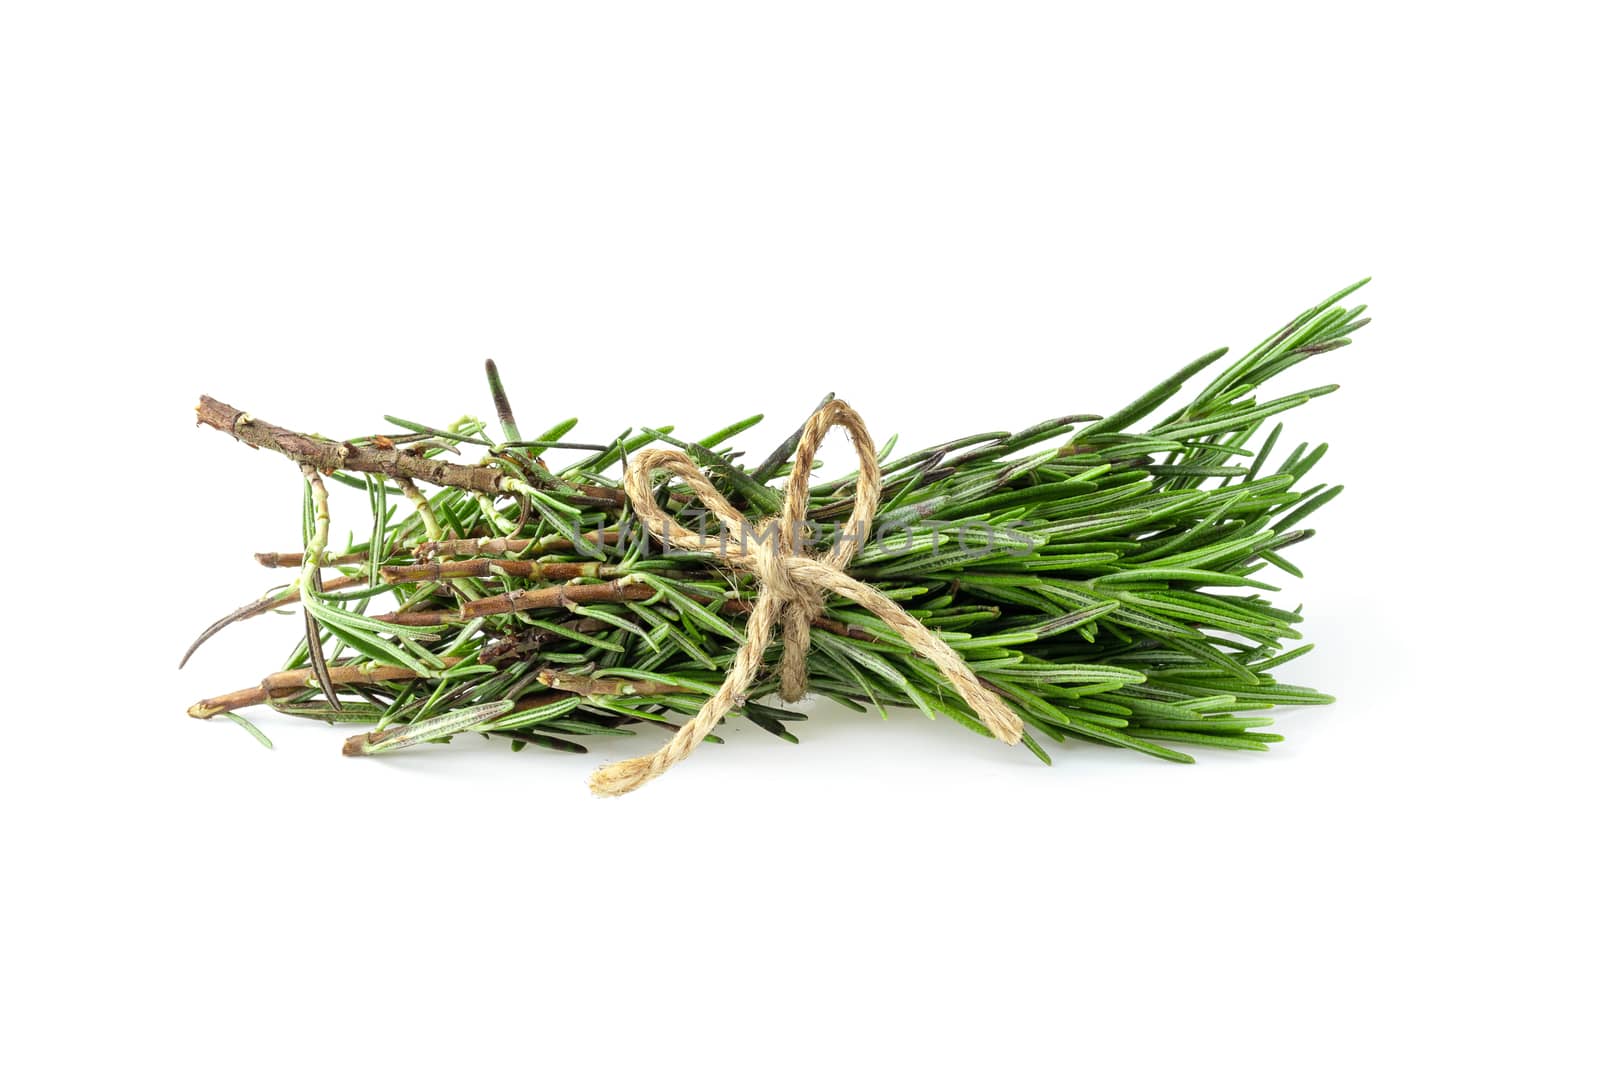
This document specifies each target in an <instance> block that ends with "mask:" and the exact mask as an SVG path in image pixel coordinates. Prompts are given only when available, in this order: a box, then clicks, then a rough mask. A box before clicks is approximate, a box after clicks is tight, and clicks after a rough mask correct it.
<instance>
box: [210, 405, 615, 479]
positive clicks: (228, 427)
mask: <svg viewBox="0 0 1600 1067" xmlns="http://www.w3.org/2000/svg"><path fill="white" fill-rule="evenodd" d="M194 410H195V416H196V422H197V423H199V424H201V425H205V426H210V427H211V428H212V429H215V430H221V431H222V432H223V433H225V434H227V435H228V436H229V437H232V438H234V439H235V440H238V441H243V442H244V443H245V444H247V445H249V446H250V447H252V448H265V449H268V450H270V451H273V452H277V453H280V454H281V455H285V456H288V457H289V458H290V459H292V460H294V461H295V462H297V463H303V464H307V465H309V466H312V467H315V468H316V469H317V470H319V471H331V470H345V471H356V472H359V473H365V474H382V475H384V476H386V477H389V478H411V479H414V480H416V481H419V482H428V483H430V484H432V485H442V486H447V487H449V488H452V489H465V490H467V491H468V492H473V493H487V494H491V495H493V494H496V493H500V492H501V491H502V489H501V482H502V481H503V479H504V478H505V475H504V474H503V473H502V472H501V471H500V470H499V469H498V468H496V467H487V466H469V465H467V464H464V463H450V462H447V461H445V460H442V459H429V458H428V457H427V456H423V455H419V454H417V453H416V452H412V451H409V450H406V449H400V448H394V447H389V448H380V447H369V446H366V445H354V444H351V443H350V442H348V441H330V440H328V439H326V438H323V437H313V436H312V435H310V434H303V433H299V432H297V431H295V430H288V429H285V428H284V427H282V426H276V425H273V424H272V423H270V422H267V421H265V420H263V419H258V418H256V417H255V416H254V415H250V414H248V413H246V412H243V411H240V410H239V409H238V408H236V407H233V406H232V405H229V404H224V403H223V402H222V401H220V400H217V399H215V398H213V397H209V396H202V397H201V398H200V403H199V404H198V405H197V406H196V407H195V409H194ZM573 489H574V491H575V492H577V493H578V494H579V497H578V499H577V501H576V502H578V503H592V504H604V505H607V506H612V507H621V506H622V505H623V504H624V503H626V502H627V496H626V494H624V493H623V492H622V490H620V489H613V488H611V487H610V486H604V485H584V486H582V487H577V486H574V487H573Z"/></svg>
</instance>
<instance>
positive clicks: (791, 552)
mask: <svg viewBox="0 0 1600 1067" xmlns="http://www.w3.org/2000/svg"><path fill="white" fill-rule="evenodd" d="M835 426H843V427H844V428H845V431H846V432H847V433H848V434H849V436H850V440H851V442H852V443H853V444H854V445H855V449H856V454H857V455H858V456H859V457H860V460H861V471H860V473H859V474H858V475H857V477H856V499H855V504H854V506H853V508H852V509H851V512H850V525H849V527H848V528H847V530H846V533H847V536H843V537H839V538H837V539H836V541H835V543H834V545H833V547H832V548H831V549H830V550H829V551H828V552H827V554H826V555H823V556H822V557H820V558H812V557H810V556H806V555H803V554H801V553H799V552H797V551H796V549H795V543H796V537H797V536H798V535H799V533H800V531H801V529H802V527H803V524H804V523H805V520H806V505H807V503H808V501H809V499H810V483H811V468H812V464H813V463H814V461H815V459H816V454H817V447H818V446H819V445H820V444H821V443H822V439H823V437H824V436H825V435H826V434H827V432H828V431H829V430H830V429H832V428H833V427H835ZM658 470H665V471H670V472H671V473H673V474H676V475H677V476H678V477H680V478H682V479H683V480H684V481H685V482H687V483H688V485H689V487H690V488H692V489H693V490H694V491H695V493H696V494H697V495H698V496H699V498H700V500H701V502H702V503H704V504H705V506H706V507H707V508H709V509H710V511H711V513H712V514H714V515H716V517H717V518H718V519H719V520H721V522H722V524H723V535H722V537H723V541H724V542H725V545H724V547H723V548H722V551H723V557H722V558H723V559H724V561H725V562H727V563H728V564H729V565H730V566H733V567H735V568H738V569H740V570H744V571H748V572H750V573H752V574H754V575H755V576H756V578H757V579H758V580H759V582H760V584H761V593H760V595H759V596H758V597H757V599H756V602H755V605H754V607H752V608H751V611H750V618H749V621H748V623H747V624H746V626H745V641H744V644H743V645H741V646H740V648H739V650H738V652H736V653H735V654H734V658H733V665H732V666H731V667H730V668H729V669H728V673H727V675H726V677H724V678H723V680H722V685H721V687H720V688H718V690H717V691H716V693H715V694H713V695H712V696H711V698H710V699H708V700H707V701H706V702H705V705H704V706H703V707H702V708H701V709H700V712H699V714H697V715H696V716H695V717H694V718H693V719H691V720H689V721H688V722H686V723H684V724H683V726H681V727H680V728H679V729H678V732H677V733H676V734H675V735H673V738H672V740H671V741H668V742H667V743H666V744H665V745H663V746H662V747H661V749H660V750H659V751H657V752H655V753H654V754H652V755H649V756H640V757H637V758H635V759H629V760H621V761H619V762H617V763H609V764H606V765H605V766H604V767H601V768H600V769H599V770H597V771H595V772H594V775H593V776H592V777H591V778H590V779H589V788H590V789H591V790H593V791H594V792H595V793H596V794H597V795H599V796H621V795H622V794H623V793H628V792H632V791H633V790H635V789H637V788H639V787H640V786H641V785H644V784H645V783H646V782H648V781H650V779H652V778H655V777H657V776H658V775H660V774H663V773H664V772H665V771H666V770H667V769H668V768H669V767H671V766H672V765H673V764H675V763H677V762H678V761H679V760H682V759H684V758H685V757H687V756H688V755H689V753H691V752H693V751H694V749H695V746H696V745H698V744H700V742H701V741H703V740H704V739H705V736H706V735H707V734H709V733H710V732H711V731H712V730H713V729H715V728H716V725H717V723H719V722H721V721H722V718H723V716H725V715H727V714H728V712H730V711H732V710H733V709H734V708H736V707H738V706H740V705H741V704H743V703H744V700H745V695H746V694H747V693H748V692H749V690H750V687H751V686H752V685H753V684H754V683H755V680H756V676H757V675H758V674H759V673H760V670H761V663H762V658H763V656H764V655H765V653H766V649H767V645H768V644H769V643H770V642H771V640H772V630H773V627H774V626H776V625H777V624H778V623H779V622H782V624H783V659H782V662H781V664H780V667H779V692H780V693H781V695H782V696H783V698H784V699H785V700H798V699H800V698H801V697H802V696H804V695H805V692H806V686H807V679H806V655H807V653H808V651H809V650H810V648H811V620H812V619H814V618H816V617H817V616H818V615H820V614H821V613H822V608H823V602H824V597H825V596H826V595H827V594H829V593H832V594H835V595H837V596H842V597H846V598H848V599H850V600H853V601H855V602H856V603H857V604H859V605H861V606H862V607H863V608H865V609H867V610H868V611H870V612H872V614H874V615H876V616H877V617H878V618H880V619H882V620H883V621H884V622H885V623H886V624H888V626H889V627H890V629H892V630H894V632H895V633H897V634H899V635H900V636H901V637H902V638H904V639H905V641H906V643H907V644H908V645H910V646H911V647H912V648H913V649H915V650H916V651H917V652H918V653H920V654H921V655H923V656H925V657H926V658H927V659H929V660H931V661H932V662H933V664H934V665H935V666H937V667H938V668H939V670H940V672H941V673H943V674H944V676H945V678H946V679H948V680H949V682H950V684H951V685H952V686H953V687H954V688H955V690H956V692H957V693H959V694H960V696H961V699H962V700H964V701H966V703H967V705H968V706H969V707H971V708H972V710H973V711H974V712H976V713H977V716H978V719H979V721H980V722H982V723H983V725H984V726H986V727H988V729H989V732H990V733H992V734H994V735H995V736H996V737H998V738H1000V740H1002V741H1004V742H1006V744H1008V745H1014V744H1016V743H1017V742H1018V741H1019V740H1021V738H1022V721H1021V720H1020V719H1018V718H1017V715H1016V713H1015V712H1014V711H1012V710H1011V709H1010V708H1008V707H1007V706H1006V705H1005V704H1004V703H1002V702H1001V701H1000V700H999V698H997V697H996V696H995V695H994V694H993V693H991V692H989V691H988V690H987V689H985V688H983V686H982V684H980V683H979V681H978V679H977V678H976V677H974V676H973V674H972V671H971V670H969V669H968V667H967V665H966V663H965V662H963V660H962V659H961V657H960V656H959V655H958V654H957V653H956V651H955V650H954V649H952V648H951V647H950V646H949V645H947V644H945V643H944V642H943V641H941V640H939V639H938V638H937V637H935V636H934V635H933V634H932V633H931V632H930V631H929V630H928V628H927V627H925V626H923V625H922V623H920V622H918V621H917V620H916V619H915V618H913V617H912V616H911V615H910V614H908V613H907V612H906V610H905V609H904V608H902V607H901V606H900V605H899V604H896V603H895V602H894V601H893V600H890V599H889V598H888V597H886V596H884V595H883V594H882V593H880V592H878V591H877V590H876V589H874V588H872V587H871V586H870V585H867V584H866V583H864V582H860V581H857V580H856V579H854V578H851V577H850V576H849V575H847V574H845V573H844V568H845V567H846V566H848V565H849V563H850V560H851V559H852V558H853V557H854V556H855V553H856V550H857V549H858V548H859V547H860V546H861V544H862V543H863V542H864V541H865V540H866V537H867V533H868V531H869V530H870V529H871V528H872V520H873V518H874V517H875V516H876V515H877V511H878V498H879V494H880V491H881V483H880V480H879V474H878V457H877V451H876V449H875V448H874V447H873V444H872V437H871V435H870V434H868V433H867V428H866V426H865V425H864V424H863V423H862V421H861V416H860V415H858V414H856V412H855V410H854V409H853V408H851V407H850V405H848V404H846V403H844V401H842V400H833V401H830V402H828V403H827V404H826V405H824V406H823V407H822V408H820V409H819V410H818V411H817V412H816V413H815V414H814V415H812V416H811V418H810V420H808V421H807V422H806V425H805V429H804V430H803V431H802V432H801V434H800V441H799V444H798V445H797V446H796V448H795V453H794V465H793V470H792V471H791V473H790V475H789V484H788V487H787V489H786V490H785V492H784V497H783V509H782V512H781V514H780V515H779V516H778V517H777V518H775V519H771V520H768V522H767V523H765V524H763V525H762V526H761V527H760V528H759V529H758V530H757V531H756V533H755V535H754V536H753V537H746V536H745V534H746V533H747V532H748V531H747V530H746V529H745V525H744V523H745V520H744V516H742V515H740V514H739V512H737V511H736V510H734V508H733V506H732V505H731V504H729V503H728V500H727V498H726V497H724V496H723V495H722V494H721V493H719V492H717V490H716V487H715V486H713V485H712V484H711V481H710V479H708V478H707V477H706V476H705V475H704V474H702V473H701V471H700V468H699V467H697V466H695V463H694V461H693V460H692V459H690V458H689V457H688V456H687V455H685V454H684V453H682V452H678V451H676V450H672V449H651V450H649V451H645V452H641V453H639V454H638V455H636V456H634V457H633V458H632V460H631V461H630V462H629V464H628V470H627V473H626V475H625V476H624V479H623V488H624V489H625V490H626V491H627V494H628V502H629V503H630V504H631V505H632V506H633V510H634V513H635V514H637V515H638V516H639V517H640V519H641V520H643V522H644V523H645V525H646V528H647V529H648V530H650V531H651V532H652V533H656V534H659V535H660V536H661V538H662V539H663V540H665V541H667V542H668V543H670V544H672V545H675V546H676V547H678V548H682V549H686V550H688V551H693V552H703V551H705V548H706V543H705V536H704V535H703V534H698V533H695V532H693V531H691V530H687V529H685V528H684V527H683V526H681V525H679V524H678V523H677V522H676V521H674V520H673V519H672V517H671V516H669V515H668V514H667V513H666V512H665V511H663V510H662V509H661V508H660V507H659V506H658V505H657V504H656V500H655V486H654V484H653V482H652V476H653V475H654V473H655V472H656V471H658ZM772 522H777V523H778V524H779V526H778V528H777V530H776V531H774V530H772V529H771V523H772Z"/></svg>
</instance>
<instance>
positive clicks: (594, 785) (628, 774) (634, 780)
mask: <svg viewBox="0 0 1600 1067" xmlns="http://www.w3.org/2000/svg"><path fill="white" fill-rule="evenodd" d="M654 777H655V775H653V774H651V773H650V757H648V756H639V757H636V758H634V759H625V760H618V761H617V762H615V763H607V764H606V765H605V766H603V767H601V768H600V769H599V770H597V771H595V772H594V773H593V774H591V775H590V776H589V792H591V793H593V794H594V795H595V796H597V797H620V796H622V795H624V794H626V793H631V792H633V791H634V790H635V789H638V788H639V787H640V786H641V785H644V784H645V783H646V782H648V781H649V780H650V779H651V778H654Z"/></svg>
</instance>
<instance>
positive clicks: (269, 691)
mask: <svg viewBox="0 0 1600 1067" xmlns="http://www.w3.org/2000/svg"><path fill="white" fill-rule="evenodd" d="M441 658H442V659H443V661H444V664H445V666H446V667H452V666H454V665H455V664H457V663H460V662H461V660H462V657H460V656H443V657H441ZM417 677H420V676H419V675H418V674H417V672H416V671H413V670H410V669H409V668H406V667H391V666H387V665H380V664H375V663H372V662H370V661H369V662H367V663H361V664H356V665H354V666H349V667H337V666H335V667H329V668H328V679H329V681H331V682H333V684H335V685H352V684H355V685H359V684H362V683H365V682H395V681H405V680H407V679H411V678H417ZM313 680H314V676H313V674H312V672H311V670H310V668H302V669H300V670H296V671H278V672H277V673H276V674H269V675H267V676H266V677H265V678H263V679H262V680H261V684H259V685H254V686H251V687H250V688H249V689H237V690H235V691H234V692H232V693H224V694H222V695H221V696H216V697H208V698H206V699H205V700H202V701H199V702H197V703H195V704H194V705H192V706H191V707H190V708H189V714H190V715H191V716H193V717H194V718H196V719H209V718H211V716H213V715H219V714H221V713H222V712H224V711H237V710H239V709H240V708H248V707H253V706H255V705H257V704H265V703H267V702H269V701H272V700H276V699H278V698H280V697H286V696H293V695H294V694H295V693H298V692H299V691H300V690H302V689H305V688H306V687H307V685H308V684H309V683H310V682H311V681H313Z"/></svg>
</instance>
